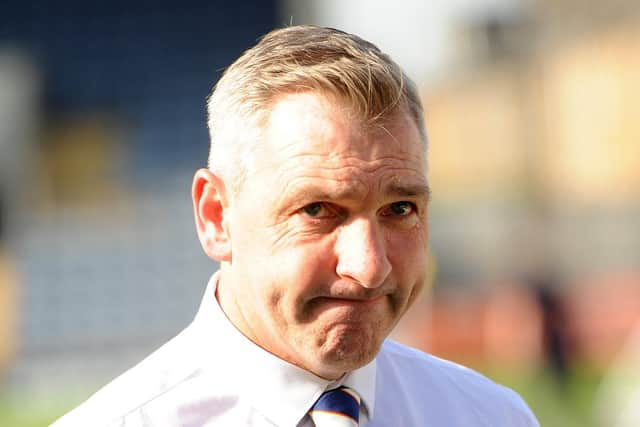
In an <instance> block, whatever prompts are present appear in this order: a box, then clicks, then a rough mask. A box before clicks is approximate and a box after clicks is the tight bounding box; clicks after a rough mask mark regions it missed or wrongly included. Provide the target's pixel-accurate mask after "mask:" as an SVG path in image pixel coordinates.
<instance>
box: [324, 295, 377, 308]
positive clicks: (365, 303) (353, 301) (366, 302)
mask: <svg viewBox="0 0 640 427" xmlns="http://www.w3.org/2000/svg"><path fill="white" fill-rule="evenodd" d="M385 299H386V296H385V295H379V296H376V297H372V298H348V297H332V296H323V297H317V298H316V301H317V304H318V305H330V306H345V307H354V308H357V307H361V308H367V307H373V306H376V305H379V304H381V303H384V301H385Z"/></svg>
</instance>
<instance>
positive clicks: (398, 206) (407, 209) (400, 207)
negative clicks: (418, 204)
mask: <svg viewBox="0 0 640 427" xmlns="http://www.w3.org/2000/svg"><path fill="white" fill-rule="evenodd" d="M389 211H390V214H391V215H396V216H407V215H409V214H411V213H412V212H414V211H415V206H414V204H413V203H411V202H395V203H391V204H390V205H389Z"/></svg>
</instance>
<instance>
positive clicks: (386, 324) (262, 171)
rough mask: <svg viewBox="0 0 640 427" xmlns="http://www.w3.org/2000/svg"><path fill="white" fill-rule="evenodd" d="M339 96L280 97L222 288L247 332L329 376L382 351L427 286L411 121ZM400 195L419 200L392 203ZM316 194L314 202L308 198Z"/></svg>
mask: <svg viewBox="0 0 640 427" xmlns="http://www.w3.org/2000/svg"><path fill="white" fill-rule="evenodd" d="M343 107H344V105H342V104H338V105H335V104H332V103H330V102H328V101H327V99H326V98H324V97H322V96H319V95H317V94H316V95H313V94H308V93H303V94H294V95H289V96H288V97H284V98H281V99H280V101H279V103H277V104H275V105H274V106H273V111H272V112H271V117H270V121H269V126H268V127H267V128H266V129H264V130H263V132H262V135H263V136H264V141H261V142H260V145H261V147H260V156H259V157H258V158H256V159H255V162H254V163H255V165H256V169H255V170H254V171H251V174H249V176H248V179H250V180H251V182H252V188H251V192H241V193H240V194H239V197H237V199H236V200H235V201H234V205H233V206H232V211H233V214H232V217H231V218H230V229H231V232H232V234H233V236H234V240H233V241H232V242H231V245H232V246H231V250H232V252H233V258H232V259H233V263H232V264H233V266H232V267H231V266H224V265H223V266H222V274H221V279H220V283H219V288H218V289H219V294H218V296H219V301H220V304H221V306H222V308H223V311H224V312H225V313H226V314H227V315H228V317H229V318H230V319H232V321H234V320H235V321H234V324H236V326H237V327H238V328H239V329H240V330H241V331H242V332H243V333H245V334H246V335H247V336H248V337H249V338H250V339H251V340H253V341H254V342H256V343H257V344H258V345H260V346H261V347H263V348H264V349H265V350H267V351H270V352H272V353H273V354H275V355H277V356H278V357H280V358H282V359H284V360H287V361H289V362H291V363H293V364H295V365H298V366H300V367H302V368H304V369H306V370H308V371H311V372H314V373H315V374H316V375H319V376H322V377H324V378H327V379H335V378H337V377H339V376H341V375H342V374H343V373H344V372H346V371H350V370H353V369H354V368H357V367H359V366H362V365H363V364H365V363H368V362H369V361H370V360H371V359H372V358H373V357H374V356H375V354H376V353H377V351H378V350H379V346H380V345H381V342H382V340H383V339H384V338H385V337H386V336H387V335H388V334H389V332H390V331H391V329H392V328H393V326H395V324H396V323H397V321H398V320H399V318H400V317H401V315H402V314H403V313H404V312H405V311H406V310H407V308H408V307H409V305H410V303H411V302H413V300H414V299H415V296H416V295H417V294H418V291H419V289H421V288H422V286H423V283H424V280H425V271H424V270H425V268H424V258H425V256H426V250H427V245H426V241H427V215H426V203H427V201H428V194H427V191H426V189H427V188H428V184H427V179H426V174H425V162H424V154H423V146H422V143H421V140H420V134H419V132H418V131H417V128H416V125H415V123H414V122H413V121H412V120H411V118H410V117H408V116H395V121H392V120H388V123H389V125H388V127H387V130H388V131H389V132H391V133H392V134H395V135H396V137H395V138H391V136H390V135H389V134H388V133H387V132H384V131H380V130H376V131H373V130H372V129H369V131H366V132H365V128H363V126H361V124H360V123H358V122H353V121H351V120H349V116H345V115H344V114H343V112H344V108H343ZM396 202H399V203H402V202H407V203H411V206H413V205H415V210H406V211H405V210H403V209H401V210H399V211H398V212H397V213H396V212H395V211H392V210H391V204H392V203H396ZM309 203H321V206H320V207H319V208H318V209H319V210H318V211H317V212H318V213H315V212H314V213H312V216H310V215H309V213H308V212H309V211H305V210H303V209H302V208H303V207H304V206H305V205H308V204H309ZM405 212H406V213H405ZM228 267H230V268H228ZM249 325H251V326H249Z"/></svg>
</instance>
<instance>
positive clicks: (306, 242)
mask: <svg viewBox="0 0 640 427" xmlns="http://www.w3.org/2000/svg"><path fill="white" fill-rule="evenodd" d="M208 111H209V128H210V133H211V153H210V158H209V168H208V169H202V170H199V171H198V172H196V175H195V178H194V183H193V204H194V211H195V219H196V227H197V231H198V236H199V238H200V241H201V243H202V247H203V248H204V250H205V252H206V253H207V255H208V256H209V257H211V258H212V259H214V260H217V261H219V262H220V270H219V271H218V272H217V273H216V274H215V275H214V276H213V277H212V279H211V281H210V283H209V286H208V288H207V290H206V292H205V296H204V299H203V301H202V304H201V307H200V310H199V312H198V314H197V316H196V318H195V320H194V322H193V323H192V324H191V325H190V326H189V327H188V328H187V329H186V330H185V331H183V332H182V333H181V334H180V335H178V336H177V337H176V338H174V339H173V340H171V341H170V342H169V343H167V344H166V345H165V346H164V347H162V348H161V349H159V350H158V351H156V352H155V353H154V354H153V355H151V356H150V357H149V358H147V359H146V360H145V361H143V362H142V363H141V364H139V365H138V366H136V367H135V368H133V369H132V370H130V371H129V372H127V373H125V374H124V375H122V376H121V377H119V378H118V379H116V380H115V381H114V382H113V383H111V384H110V385H108V386H107V387H105V388H104V389H103V390H101V391H100V392H98V393H97V394H96V395H95V396H94V397H92V398H91V399H90V400H89V401H88V402H87V403H85V404H84V405H83V406H81V407H80V408H78V409H76V410H75V411H74V412H72V413H71V414H69V415H68V416H67V417H65V418H63V419H62V420H61V421H60V422H59V424H56V426H71V425H78V426H81V425H82V426H84V425H93V426H96V425H105V426H292V427H293V426H314V425H316V426H318V427H321V426H323V425H324V424H323V422H324V418H326V417H333V416H334V415H336V413H337V412H343V410H344V411H346V409H350V410H352V412H351V413H350V414H348V417H349V418H347V417H346V416H345V417H342V420H343V421H347V422H350V423H351V424H348V425H358V424H357V423H358V422H359V425H360V426H370V427H376V426H385V427H400V426H443V427H445V426H446V427H456V426H459V427H467V426H492V427H499V426H505V427H506V426H536V425H537V422H536V421H535V418H534V417H533V415H532V414H531V412H530V411H529V409H528V408H527V406H526V405H525V404H524V403H523V402H522V400H521V399H520V398H519V397H518V396H517V395H516V394H515V393H513V392H512V391H510V390H508V389H505V388H503V387H501V386H498V385H496V384H494V383H492V382H490V381H489V380H488V379H486V378H484V377H482V376H481V375H479V374H477V373H474V372H472V371H470V370H468V369H465V368H463V367H460V366H457V365H454V364H452V363H449V362H445V361H443V360H440V359H437V358H434V357H432V356H428V355H426V354H424V353H421V352H418V351H416V350H412V349H409V348H407V347H404V346H402V345H400V344H397V343H394V342H391V341H385V338H386V337H387V335H388V334H389V333H390V332H391V330H392V329H393V327H394V326H395V324H396V323H397V322H398V320H399V319H400V317H401V316H402V315H403V314H404V313H405V312H406V310H407V309H408V308H409V307H410V306H411V304H412V303H413V302H414V301H415V299H416V298H417V296H418V294H419V292H420V290H421V288H422V286H423V283H424V281H425V274H426V271H425V270H426V265H425V260H426V255H427V234H428V233H427V231H428V227H427V202H428V199H429V187H428V182H427V178H426V154H425V153H426V144H427V139H426V134H425V129H424V124H423V111H422V106H421V103H420V100H419V97H418V93H417V91H416V89H415V88H414V86H413V85H412V83H411V82H410V81H409V79H407V77H406V76H405V75H404V74H403V73H402V71H401V70H400V68H399V67H398V66H397V65H396V64H395V63H394V62H393V61H392V60H391V59H390V58H389V57H388V56H386V55H385V54H383V53H381V52H380V51H379V50H378V48H377V47H375V46H374V45H372V44H371V43H369V42H366V41H364V40H362V39H360V38H358V37H356V36H353V35H350V34H346V33H343V32H340V31H337V30H333V29H327V28H317V27H310V26H299V27H291V28H286V29H282V30H276V31H273V32H272V33H270V34H268V35H266V36H265V37H264V38H263V39H262V40H261V41H260V42H259V43H258V44H257V45H256V46H255V47H253V48H252V49H250V50H248V51H247V52H245V54H244V55H243V56H242V57H240V58H239V59H238V60H237V61H236V62H235V63H234V64H233V65H231V67H229V69H228V70H227V71H226V72H225V74H224V76H223V77H222V78H221V80H220V81H219V82H218V84H217V86H216V89H215V90H214V92H213V93H212V95H211V97H210V99H209V102H208ZM328 391H330V392H329V393H325V392H328ZM336 401H337V402H338V403H339V404H340V405H339V406H340V408H336V407H334V406H333V403H335V402H336ZM323 417H324V418H323ZM358 420H359V421H358Z"/></svg>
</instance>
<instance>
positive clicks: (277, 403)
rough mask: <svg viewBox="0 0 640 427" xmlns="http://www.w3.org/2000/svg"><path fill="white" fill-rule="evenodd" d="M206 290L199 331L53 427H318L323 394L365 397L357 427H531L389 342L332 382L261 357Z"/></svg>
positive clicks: (452, 371) (481, 386)
mask: <svg viewBox="0 0 640 427" xmlns="http://www.w3.org/2000/svg"><path fill="white" fill-rule="evenodd" d="M217 278H218V275H217V274H215V275H214V276H213V277H212V278H211V280H210V281H209V285H208V286H207V290H206V292H205V295H204V298H203V301H202V304H201V306H200V309H199V311H198V314H197V315H196V317H195V319H194V321H193V322H192V323H191V325H189V326H188V327H187V328H186V329H185V330H184V331H182V332H181V333H180V334H179V335H178V336H176V337H175V338H173V339H172V340H171V341H169V342H168V343H166V344H165V345H164V346H162V347H161V348H160V349H158V350H157V351H156V352H154V353H153V354H152V355H151V356H149V357H148V358H146V359H145V360H144V361H142V362H141V363H139V364H138V365H137V366H135V367H134V368H132V369H130V370H129V371H127V372H126V373H124V374H123V375H121V376H120V377H118V378H116V379H115V380H114V381H113V382H111V383H110V384H108V385H107V386H105V387H104V388H103V389H101V390H100V391H98V392H97V393H96V394H95V395H93V396H92V397H91V398H90V399H89V400H88V401H87V402H85V403H84V404H82V405H81V406H79V407H78V408H76V409H75V410H73V411H72V412H70V413H69V414H67V415H66V416H64V417H63V418H61V419H60V420H58V421H57V422H56V423H54V424H53V427H72V426H73V427H76V426H77V427H80V426H82V427H84V426H89V425H90V426H96V427H100V426H105V427H134V426H135V427H139V426H140V427H141V426H145V427H147V426H154V427H155V426H158V427H174V426H190V427H196V426H197V427H200V426H203V427H204V426H225V427H227V426H229V427H235V426H239V427H241V426H251V427H263V426H264V427H267V426H268V427H274V426H278V427H312V426H313V423H312V422H311V420H310V418H309V416H308V415H307V412H308V410H309V409H310V408H311V406H312V405H313V403H314V402H315V401H316V400H317V399H318V397H319V396H320V395H321V394H322V393H323V392H324V391H326V390H328V389H332V388H335V387H337V386H339V385H346V386H348V387H350V388H352V389H354V390H356V391H357V392H358V394H359V395H360V396H361V402H362V405H361V408H360V426H361V427H396V426H397V427H410V426H426V425H428V426H434V427H440V426H441V427H475V426H486V427H489V426H491V427H507V426H508V427H520V426H522V427H530V426H531V427H533V426H538V423H537V421H536V420H535V418H534V416H533V415H532V414H531V411H530V410H529V409H528V407H527V406H526V404H525V403H524V402H523V401H522V400H521V399H520V397H519V396H518V395H516V394H515V393H514V392H512V391H511V390H509V389H507V388H504V387H502V386H499V385H496V384H495V383H493V382H491V381H490V380H488V379H487V378H485V377H483V376H481V375H480V374H478V373H476V372H474V371H471V370H469V369H467V368H464V367H461V366H459V365H455V364H453V363H451V362H447V361H444V360H441V359H438V358H435V357H433V356H429V355H427V354H425V353H422V352H419V351H417V350H413V349H410V348H408V347H405V346H402V345H400V344H397V343H394V342H392V341H386V342H385V344H384V345H383V347H382V349H381V351H380V353H379V354H378V356H377V357H376V359H375V360H374V361H372V362H371V363H369V364H368V365H366V366H364V367H362V368H360V369H358V370H356V371H353V372H350V373H349V374H347V375H345V376H344V377H343V378H342V379H340V380H338V381H334V382H330V381H327V380H324V379H322V378H320V377H317V376H316V375H314V374H312V373H310V372H307V371H305V370H303V369H301V368H299V367H297V366H294V365H291V364H289V363H287V362H285V361H283V360H281V359H279V358H277V357H276V356H274V355H272V354H271V353H269V352H267V351H265V350H263V349H262V348H260V347H258V346H257V345H255V344H254V343H253V342H251V341H250V340H248V339H247V338H246V337H245V336H244V335H242V334H241V333H240V332H239V331H238V330H237V329H236V328H235V327H234V326H233V325H232V324H231V323H230V322H229V320H228V319H227V318H226V316H225V315H224V313H223V312H222V310H221V309H220V307H219V305H218V304H217V301H216V298H215V289H216V284H217Z"/></svg>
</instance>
